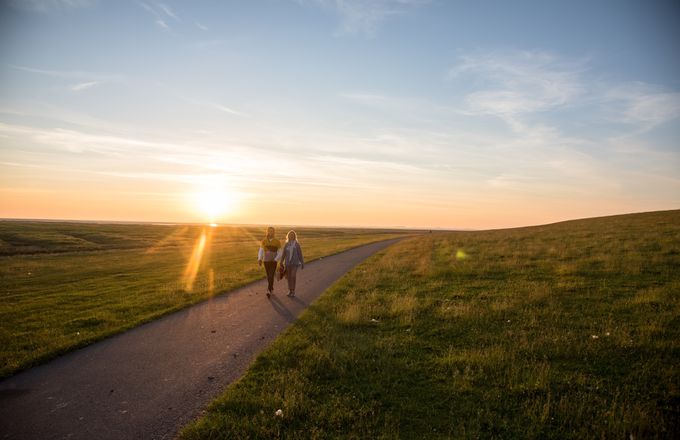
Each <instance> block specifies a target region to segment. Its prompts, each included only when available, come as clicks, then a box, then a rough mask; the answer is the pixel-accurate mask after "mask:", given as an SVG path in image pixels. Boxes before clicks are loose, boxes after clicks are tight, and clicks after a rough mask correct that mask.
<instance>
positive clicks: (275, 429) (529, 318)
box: [181, 211, 680, 440]
mask: <svg viewBox="0 0 680 440" xmlns="http://www.w3.org/2000/svg"><path fill="white" fill-rule="evenodd" d="M679 268H680V211H670V212H657V213H646V214H635V215H625V216H615V217H607V218H597V219H587V220H578V221H571V222H565V223H558V224H554V225H547V226H541V227H530V228H519V229H508V230H497V231H485V232H458V233H436V234H431V235H430V234H428V235H426V236H420V237H415V238H412V239H408V240H405V241H402V242H400V243H399V244H397V245H395V246H392V247H390V248H389V249H387V250H386V251H383V252H382V253H380V254H378V255H376V256H374V257H372V258H371V259H369V260H367V261H366V262H365V263H363V264H361V265H360V266H358V267H357V268H356V269H355V270H353V271H352V272H351V273H350V274H348V275H347V276H345V277H344V278H343V279H342V280H341V281H340V282H339V283H338V284H336V285H335V286H334V287H333V288H331V289H330V290H329V291H328V292H326V293H325V294H324V295H323V296H322V297H320V298H319V300H318V301H317V302H315V303H314V304H313V305H312V306H311V307H310V308H309V309H308V310H307V311H306V312H305V313H304V314H303V315H302V317H301V318H300V319H299V320H298V321H297V322H296V323H295V324H294V325H293V326H292V327H290V328H289V329H288V330H287V331H286V332H285V333H284V334H282V335H281V336H280V337H279V338H278V339H277V340H276V341H275V342H274V343H273V344H272V345H271V346H270V347H269V348H268V349H267V350H266V351H265V352H264V353H263V354H262V355H260V356H259V357H258V359H257V360H256V362H255V363H254V365H253V366H252V367H251V368H250V370H249V371H248V373H247V374H246V375H245V376H244V377H243V378H242V379H241V380H240V381H239V382H237V383H235V384H234V385H232V386H231V387H229V388H228V389H227V390H226V392H225V393H224V394H223V395H222V396H221V397H220V398H219V399H217V400H216V401H215V402H213V404H212V405H211V406H210V407H209V409H208V412H207V413H206V415H205V416H204V417H203V418H201V419H199V420H197V421H196V422H194V423H192V424H190V425H189V426H187V427H186V428H185V430H184V431H183V433H182V436H181V438H182V439H184V440H190V439H251V438H267V439H269V438H287V439H296V438H299V439H307V438H357V439H358V438H362V439H363V438H376V439H377V438H385V439H392V438H409V439H410V438H428V439H429V438H503V439H508V438H567V439H569V438H572V439H584V438H618V439H643V438H668V439H670V438H678V436H680V425H679V422H680V270H679ZM279 409H281V416H277V415H275V411H277V410H279Z"/></svg>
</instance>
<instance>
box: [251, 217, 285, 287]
mask: <svg viewBox="0 0 680 440" xmlns="http://www.w3.org/2000/svg"><path fill="white" fill-rule="evenodd" d="M281 252H282V249H281V242H280V241H279V239H278V238H276V230H275V229H274V228H273V227H271V226H270V227H268V228H267V235H266V236H265V237H264V240H262V243H261V244H260V250H259V251H258V253H257V263H258V264H259V265H260V266H262V264H263V263H264V270H265V271H266V272H267V298H270V297H271V296H272V293H273V292H274V275H275V274H276V263H277V261H280V260H281Z"/></svg>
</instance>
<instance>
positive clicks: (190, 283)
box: [182, 228, 213, 292]
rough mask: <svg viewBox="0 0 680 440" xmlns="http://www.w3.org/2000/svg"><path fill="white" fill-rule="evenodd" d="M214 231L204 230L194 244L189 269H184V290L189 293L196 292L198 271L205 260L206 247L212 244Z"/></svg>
mask: <svg viewBox="0 0 680 440" xmlns="http://www.w3.org/2000/svg"><path fill="white" fill-rule="evenodd" d="M212 231H213V229H212V228H210V229H206V228H203V230H202V231H201V235H200V236H199V237H198V240H196V243H195V244H194V249H193V251H192V252H191V257H190V258H189V262H188V263H187V267H186V269H184V275H183V276H182V283H183V285H184V290H186V291H187V292H191V291H193V290H194V283H195V282H196V276H197V275H198V270H199V269H200V267H201V261H202V260H203V256H204V254H205V251H206V247H207V246H209V245H210V242H211V241H212Z"/></svg>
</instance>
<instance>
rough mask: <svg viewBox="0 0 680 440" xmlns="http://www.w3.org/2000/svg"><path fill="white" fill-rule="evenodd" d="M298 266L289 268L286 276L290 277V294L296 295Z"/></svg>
mask: <svg viewBox="0 0 680 440" xmlns="http://www.w3.org/2000/svg"><path fill="white" fill-rule="evenodd" d="M297 270H298V266H288V268H287V269H286V274H287V277H288V290H289V292H290V293H295V281H296V277H297Z"/></svg>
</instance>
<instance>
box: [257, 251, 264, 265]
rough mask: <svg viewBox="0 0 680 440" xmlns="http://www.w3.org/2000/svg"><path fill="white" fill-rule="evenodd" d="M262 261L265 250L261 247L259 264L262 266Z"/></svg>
mask: <svg viewBox="0 0 680 440" xmlns="http://www.w3.org/2000/svg"><path fill="white" fill-rule="evenodd" d="M262 260H264V248H263V247H262V246H260V250H259V251H257V264H259V265H260V266H262Z"/></svg>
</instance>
